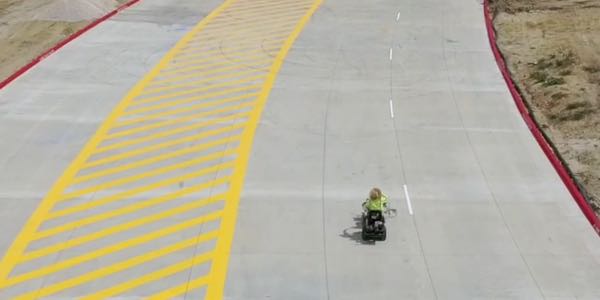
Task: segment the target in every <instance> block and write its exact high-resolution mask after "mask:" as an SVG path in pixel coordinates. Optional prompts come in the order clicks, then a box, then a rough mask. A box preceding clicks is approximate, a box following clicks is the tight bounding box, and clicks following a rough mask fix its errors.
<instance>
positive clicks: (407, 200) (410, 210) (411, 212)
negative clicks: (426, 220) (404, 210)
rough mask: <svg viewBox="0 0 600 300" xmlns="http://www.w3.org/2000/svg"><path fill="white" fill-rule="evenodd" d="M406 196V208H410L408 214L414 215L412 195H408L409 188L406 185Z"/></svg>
mask: <svg viewBox="0 0 600 300" xmlns="http://www.w3.org/2000/svg"><path fill="white" fill-rule="evenodd" d="M404 196H405V197H406V206H407V207H408V214H409V215H411V216H412V215H413V209H412V203H411V202H410V195H409V194H408V186H406V184H405V185H404Z"/></svg>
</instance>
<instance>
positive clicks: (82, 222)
mask: <svg viewBox="0 0 600 300" xmlns="http://www.w3.org/2000/svg"><path fill="white" fill-rule="evenodd" d="M230 179H231V177H229V176H224V177H221V178H217V179H215V180H210V181H207V182H203V183H201V184H198V185H193V186H190V187H187V188H185V189H182V190H179V191H177V192H175V193H172V194H166V195H163V196H160V197H157V198H150V199H149V200H145V201H141V202H136V203H133V204H131V205H128V206H124V207H121V208H117V209H114V210H109V211H106V212H104V213H100V214H97V215H93V216H90V217H86V218H83V219H79V220H77V221H74V222H71V223H67V224H63V225H59V226H56V227H52V228H50V229H46V230H44V231H39V232H38V233H37V234H36V236H35V237H34V239H36V240H38V239H42V238H45V237H49V236H53V235H56V234H59V233H62V232H66V231H69V230H73V229H76V228H79V227H83V226H86V225H90V224H94V223H97V222H100V221H104V220H107V219H110V218H114V217H118V216H122V215H125V214H129V213H132V212H135V211H138V210H141V209H144V208H147V207H150V206H154V205H158V204H164V203H167V202H169V201H173V200H176V199H178V198H180V197H184V196H186V195H189V194H191V193H195V192H198V191H201V190H206V189H209V188H211V187H215V186H219V185H222V184H225V183H227V182H229V180H230Z"/></svg>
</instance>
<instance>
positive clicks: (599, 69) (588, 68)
mask: <svg viewBox="0 0 600 300" xmlns="http://www.w3.org/2000/svg"><path fill="white" fill-rule="evenodd" d="M583 70H584V71H586V72H588V73H592V74H594V73H598V72H600V66H585V67H583Z"/></svg>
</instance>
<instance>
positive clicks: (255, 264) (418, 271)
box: [225, 0, 600, 300]
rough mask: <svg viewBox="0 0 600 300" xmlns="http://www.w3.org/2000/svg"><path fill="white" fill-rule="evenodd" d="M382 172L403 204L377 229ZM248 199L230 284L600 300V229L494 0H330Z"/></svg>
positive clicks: (284, 75)
mask: <svg viewBox="0 0 600 300" xmlns="http://www.w3.org/2000/svg"><path fill="white" fill-rule="evenodd" d="M390 48H391V49H392V53H391V54H390ZM390 58H391V60H390ZM390 99H392V102H393V105H392V106H393V109H394V117H393V118H392V115H391V112H390V103H389V102H390ZM404 184H406V185H407V188H408V193H409V197H410V200H411V202H412V208H413V210H414V215H412V216H411V215H409V212H408V207H407V204H406V197H405V193H404V190H403V185H404ZM372 186H379V187H381V188H382V189H383V191H384V192H386V193H387V194H388V195H389V196H390V198H391V205H392V206H394V207H395V208H397V209H398V216H397V217H395V218H393V219H389V220H388V240H387V241H386V242H383V243H379V242H378V243H376V244H369V243H367V244H365V243H362V242H361V241H360V239H359V237H360V229H358V228H357V227H356V225H355V220H356V218H357V217H358V215H359V213H360V203H361V202H362V201H363V199H364V198H365V197H366V196H367V193H368V191H369V189H370V188H371V187H372ZM240 203H241V204H240V205H241V207H240V210H239V217H238V226H237V229H236V234H235V240H234V245H233V247H234V248H233V252H234V253H233V254H232V255H231V262H230V269H229V273H228V282H227V288H226V293H225V294H226V296H228V298H227V299H269V298H270V299H344V300H348V299H357V300H358V299H457V300H459V299H524V300H532V299H600V281H599V278H600V239H599V238H598V236H597V235H596V234H595V233H594V232H593V230H592V229H591V227H590V226H589V224H588V223H587V221H586V219H585V217H584V216H583V215H582V214H581V213H580V211H579V208H578V207H577V206H576V205H575V204H574V201H573V200H572V198H571V197H570V195H569V194H568V192H567V191H566V189H565V188H564V186H563V184H562V183H561V181H560V179H559V178H558V177H557V175H556V174H555V172H554V170H553V169H552V167H551V166H550V164H549V163H548V161H547V160H546V158H545V157H544V155H543V153H542V152H541V150H540V149H539V147H538V146H537V144H536V143H535V141H534V140H533V138H532V137H531V134H530V133H529V131H528V129H527V128H526V126H525V125H524V122H523V121H522V120H521V118H520V116H519V115H518V113H517V110H516V108H515V106H514V103H513V101H512V98H511V96H510V94H509V93H508V91H507V88H506V86H505V84H504V82H503V79H502V77H501V75H500V73H499V71H498V68H497V66H496V64H495V61H494V59H493V56H492V53H491V51H490V48H489V44H488V42H487V36H486V32H485V24H484V19H483V14H482V6H481V4H480V3H478V1H467V0H461V1H441V0H405V1H392V0H378V1H357V0H344V1H341V0H327V1H325V2H324V3H323V4H322V6H321V8H320V9H319V11H318V12H317V14H316V15H315V16H314V17H313V19H312V20H311V22H310V23H309V25H308V26H307V27H306V28H305V30H304V31H303V33H302V35H301V37H300V38H299V39H298V40H297V41H296V43H295V44H294V48H293V51H291V53H290V54H289V56H288V57H287V60H286V64H285V65H284V67H283V69H282V71H281V73H280V75H279V77H278V80H277V82H276V84H275V87H274V90H273V92H272V94H271V97H270V99H269V102H268V104H267V106H266V111H265V112H264V113H263V116H262V120H261V124H260V126H259V128H258V131H257V135H256V138H255V144H254V148H253V153H252V156H251V160H250V165H249V170H248V175H247V179H246V185H245V189H244V192H243V196H242V200H241V202H240Z"/></svg>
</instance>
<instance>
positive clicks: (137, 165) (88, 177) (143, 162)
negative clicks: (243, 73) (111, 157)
mask: <svg viewBox="0 0 600 300" xmlns="http://www.w3.org/2000/svg"><path fill="white" fill-rule="evenodd" d="M239 140H240V136H239V135H236V136H231V137H227V138H224V139H220V140H216V141H212V142H208V143H202V144H198V145H196V146H192V147H187V148H183V149H179V150H177V151H172V152H167V153H165V154H161V155H157V156H153V157H150V158H147V159H142V160H138V161H135V162H132V163H128V164H124V165H120V166H118V167H114V168H108V169H103V170H102V171H98V172H94V173H91V174H88V175H85V176H80V177H76V178H75V179H73V182H74V183H79V182H84V181H88V180H93V179H96V178H100V177H104V176H108V175H112V174H117V173H121V172H125V171H127V170H131V169H135V168H140V167H144V166H147V165H151V164H154V163H157V162H160V161H163V160H167V159H171V158H175V157H178V156H182V155H186V154H190V153H194V152H198V151H203V150H207V149H210V148H213V147H217V146H222V145H227V144H229V143H231V142H235V141H239Z"/></svg>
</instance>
